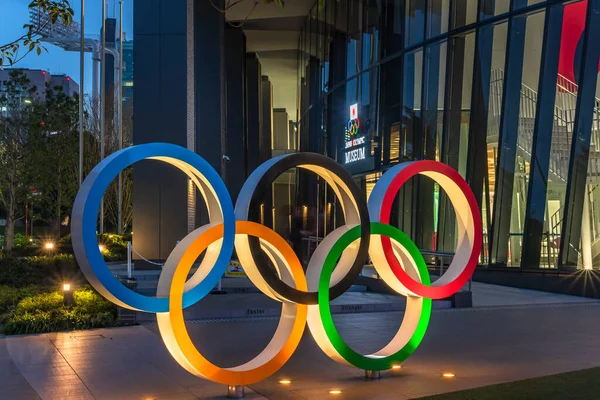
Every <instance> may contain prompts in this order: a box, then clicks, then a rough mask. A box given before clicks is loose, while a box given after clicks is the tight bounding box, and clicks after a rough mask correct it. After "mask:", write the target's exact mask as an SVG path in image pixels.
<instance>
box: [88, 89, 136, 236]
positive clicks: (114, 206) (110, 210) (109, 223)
mask: <svg viewBox="0 0 600 400" xmlns="http://www.w3.org/2000/svg"><path fill="white" fill-rule="evenodd" d="M107 91H108V92H112V91H113V90H112V88H108V90H107ZM85 115H86V117H85V130H86V132H87V133H88V135H86V139H85V142H84V145H85V149H84V162H85V165H84V174H87V173H89V171H91V169H92V168H94V167H95V166H96V164H98V163H99V162H100V112H99V104H98V102H97V101H94V100H92V99H89V98H88V99H86V111H85ZM132 124H133V113H132V108H131V105H127V106H124V107H123V147H124V148H125V147H129V146H131V145H132V137H131V134H132V131H133V129H132ZM118 150H119V140H118V124H117V121H116V120H113V119H112V118H111V120H110V122H109V123H108V124H107V126H106V133H105V137H104V154H105V156H106V155H109V154H112V153H114V152H115V151H118ZM121 176H122V183H123V186H122V202H121V226H122V228H123V232H127V231H128V230H129V228H130V227H131V224H132V220H133V168H132V167H128V168H126V169H125V170H123V172H122V173H121ZM118 204H119V200H118V185H117V179H115V180H113V181H112V182H111V184H110V185H109V187H108V188H107V190H106V192H105V194H104V222H105V225H104V226H105V231H106V232H111V231H112V232H116V231H117V227H118V221H119V220H118V216H119V207H118Z"/></svg>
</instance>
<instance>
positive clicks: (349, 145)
mask: <svg viewBox="0 0 600 400" xmlns="http://www.w3.org/2000/svg"><path fill="white" fill-rule="evenodd" d="M359 132H360V119H358V104H352V105H351V106H350V120H348V124H347V126H346V134H347V135H346V137H350V138H351V139H350V140H347V141H346V146H345V149H347V151H346V153H345V154H344V164H349V163H353V162H355V161H360V160H364V159H366V158H367V148H366V142H367V140H366V137H365V136H360V137H357V135H358V134H359ZM357 146H363V147H360V148H355V147H357Z"/></svg>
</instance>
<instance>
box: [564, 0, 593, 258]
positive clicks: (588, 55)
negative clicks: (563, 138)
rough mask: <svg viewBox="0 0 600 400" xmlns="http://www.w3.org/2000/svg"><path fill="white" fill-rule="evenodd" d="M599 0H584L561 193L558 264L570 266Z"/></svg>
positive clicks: (587, 136)
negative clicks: (570, 135)
mask: <svg viewBox="0 0 600 400" xmlns="http://www.w3.org/2000/svg"><path fill="white" fill-rule="evenodd" d="M598 37H600V0H588V4H587V14H586V21H585V30H584V32H583V45H582V51H581V54H582V56H581V67H580V69H579V71H580V73H579V81H578V82H577V84H578V85H579V91H578V92H577V105H576V110H577V111H576V113H575V123H574V125H573V138H572V141H571V143H572V145H571V157H570V160H569V175H568V178H569V179H568V180H567V193H566V196H565V213H564V216H563V226H562V232H561V249H560V254H559V267H560V266H566V267H568V268H574V267H576V266H577V261H578V257H579V254H578V252H577V248H578V247H579V244H580V243H579V241H580V238H581V215H582V214H583V203H584V198H585V192H586V191H587V169H588V161H589V158H590V141H591V135H592V118H593V116H594V106H595V104H594V103H595V102H594V99H595V97H596V81H597V79H598V59H599V58H600V41H598Z"/></svg>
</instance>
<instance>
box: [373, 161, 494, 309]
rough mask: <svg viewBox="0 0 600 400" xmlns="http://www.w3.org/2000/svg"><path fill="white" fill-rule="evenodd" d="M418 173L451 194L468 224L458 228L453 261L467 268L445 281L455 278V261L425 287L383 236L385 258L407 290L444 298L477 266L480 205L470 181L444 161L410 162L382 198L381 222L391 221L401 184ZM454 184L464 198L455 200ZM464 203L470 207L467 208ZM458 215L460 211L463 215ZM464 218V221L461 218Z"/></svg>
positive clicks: (459, 218) (453, 201)
mask: <svg viewBox="0 0 600 400" xmlns="http://www.w3.org/2000/svg"><path fill="white" fill-rule="evenodd" d="M418 174H423V175H431V176H429V177H430V178H432V179H434V180H436V181H438V183H439V184H440V186H441V187H442V188H443V189H444V190H445V191H446V193H448V194H449V197H450V198H451V201H452V204H453V206H454V209H455V210H457V218H458V221H459V225H460V224H464V226H465V227H467V229H465V230H464V231H463V232H462V235H461V230H460V229H459V244H458V248H457V253H456V255H455V257H454V261H457V266H458V265H459V264H463V265H464V269H462V271H461V272H460V273H458V274H456V276H455V277H454V279H452V280H451V281H449V282H448V283H445V282H446V281H447V280H448V279H451V278H452V277H453V276H452V273H451V271H450V270H451V269H452V264H454V261H453V262H452V264H451V265H450V267H449V268H448V270H447V271H446V273H445V274H444V275H446V274H448V276H447V277H444V276H442V277H440V279H439V280H438V281H436V282H434V283H433V284H432V285H431V286H425V285H423V284H421V283H419V282H417V281H415V280H414V279H413V278H411V277H410V276H409V275H408V274H407V273H406V271H405V270H404V269H403V268H402V266H401V265H400V262H399V261H398V259H397V257H396V254H395V253H394V250H393V248H392V244H391V242H390V239H389V238H388V237H385V236H381V244H382V248H383V252H384V255H385V258H386V260H387V262H388V264H389V265H390V267H391V268H392V271H393V272H394V275H396V277H397V278H398V280H399V281H400V283H402V285H404V287H406V289H408V290H409V291H410V292H412V293H414V294H416V295H418V296H421V297H427V298H430V299H444V298H447V297H449V296H451V295H452V294H454V293H456V292H458V291H459V290H460V289H461V288H462V287H463V286H464V285H465V284H466V283H467V282H468V281H469V279H470V277H471V275H473V272H474V271H475V268H476V267H477V262H478V260H479V255H480V253H481V243H482V239H483V234H482V222H481V215H480V214H479V211H478V210H479V208H478V206H477V201H476V200H475V196H474V195H473V192H472V191H471V189H470V188H469V185H468V184H467V182H466V181H465V180H464V179H463V178H462V177H461V176H460V174H459V173H458V172H457V171H455V170H454V169H452V168H450V167H449V166H447V165H445V164H442V163H438V162H436V161H415V162H412V163H407V165H406V166H405V167H403V168H402V169H400V171H399V172H398V173H397V175H396V176H394V178H393V180H392V181H391V184H390V185H389V187H388V189H387V191H386V192H385V195H384V197H383V202H382V205H381V212H380V215H379V219H380V222H382V223H384V224H389V223H390V213H391V210H392V205H393V202H394V199H395V198H396V196H397V194H398V191H399V190H400V188H401V187H402V185H404V183H406V181H408V179H410V178H412V177H413V176H415V175H418ZM444 177H445V178H448V179H449V181H446V182H445V185H444V182H441V181H439V180H440V179H443V178H444ZM444 186H446V187H444ZM451 187H454V188H457V189H458V190H456V193H455V195H458V196H460V197H462V199H460V201H457V200H456V196H454V199H452V196H450V193H449V192H448V188H451ZM460 192H462V193H460ZM465 202H466V204H465ZM461 206H462V207H461ZM465 206H466V207H467V208H468V209H467V208H465ZM459 208H460V212H459ZM459 214H461V215H462V217H461V215H459ZM469 214H470V216H469ZM461 218H462V219H463V220H461ZM461 236H462V237H461ZM467 246H470V247H471V252H470V254H469V255H468V257H467V256H464V254H465V253H466V252H467V251H468V249H467V248H466V247H467ZM465 250H466V251H465ZM459 252H460V253H461V256H460V257H461V259H457V257H458V256H459ZM455 271H456V269H455ZM436 283H437V285H436Z"/></svg>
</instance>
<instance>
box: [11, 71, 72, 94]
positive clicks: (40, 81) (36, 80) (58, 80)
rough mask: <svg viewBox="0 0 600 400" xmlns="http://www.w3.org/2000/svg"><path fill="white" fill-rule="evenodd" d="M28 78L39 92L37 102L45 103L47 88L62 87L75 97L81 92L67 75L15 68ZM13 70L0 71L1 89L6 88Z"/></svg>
mask: <svg viewBox="0 0 600 400" xmlns="http://www.w3.org/2000/svg"><path fill="white" fill-rule="evenodd" d="M15 69H18V70H20V71H23V73H24V74H25V75H26V76H27V79H29V82H30V84H31V85H32V86H35V88H36V92H37V100H40V101H44V100H45V99H46V87H47V86H50V87H56V86H60V87H62V88H63V91H64V92H65V93H66V94H68V95H69V96H73V95H74V94H75V93H78V92H79V84H78V83H77V82H75V81H74V80H73V79H71V77H69V76H67V75H65V74H54V75H53V74H50V73H49V72H48V71H45V70H42V69H28V68H15ZM11 70H12V68H6V69H2V70H0V89H1V88H4V86H5V85H6V82H8V81H9V80H10V71H11Z"/></svg>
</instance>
